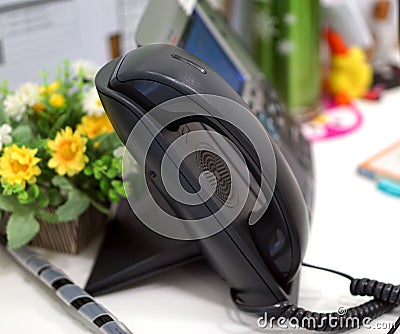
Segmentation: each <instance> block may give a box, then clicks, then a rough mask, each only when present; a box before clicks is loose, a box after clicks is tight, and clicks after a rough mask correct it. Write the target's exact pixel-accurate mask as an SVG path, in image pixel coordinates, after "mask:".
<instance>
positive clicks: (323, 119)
mask: <svg viewBox="0 0 400 334" xmlns="http://www.w3.org/2000/svg"><path fill="white" fill-rule="evenodd" d="M322 103H323V105H324V109H325V110H324V111H323V112H322V113H321V114H320V115H318V116H317V117H316V118H314V119H312V120H311V121H309V122H307V123H304V124H303V125H302V132H303V134H304V136H305V137H306V138H307V139H308V140H309V141H311V142H314V141H317V140H324V139H328V138H333V137H337V136H342V135H344V134H347V133H350V132H353V131H355V130H357V129H358V128H359V127H360V126H361V124H362V122H363V116H362V114H361V112H360V110H359V109H358V108H357V107H356V106H355V105H354V104H346V105H337V104H335V103H334V102H333V100H332V99H329V98H324V99H323V101H322Z"/></svg>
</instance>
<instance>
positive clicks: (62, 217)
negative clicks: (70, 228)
mask: <svg viewBox="0 0 400 334" xmlns="http://www.w3.org/2000/svg"><path fill="white" fill-rule="evenodd" d="M89 204H90V199H89V198H88V197H87V196H86V195H85V194H84V193H82V192H81V191H79V190H78V189H72V190H71V191H70V192H69V193H68V199H67V201H66V202H65V203H64V204H63V205H61V206H59V207H58V209H57V210H56V214H57V216H58V219H59V221H60V222H66V221H70V220H73V219H75V218H77V217H79V216H80V215H81V214H82V213H83V212H85V210H86V209H87V208H88V207H89Z"/></svg>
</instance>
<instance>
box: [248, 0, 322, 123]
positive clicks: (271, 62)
mask: <svg viewBox="0 0 400 334" xmlns="http://www.w3.org/2000/svg"><path fill="white" fill-rule="evenodd" d="M319 9H320V7H319V1H318V0H254V3H253V10H254V20H253V29H254V34H253V36H254V40H253V45H254V56H255V58H256V60H257V62H258V63H259V65H260V67H261V68H262V70H263V71H264V73H265V75H266V76H267V78H268V79H269V80H270V81H271V82H272V83H273V85H274V86H275V88H276V89H277V90H278V92H279V94H280V95H281V97H282V99H283V100H284V102H285V103H286V105H287V106H288V109H289V111H290V113H291V114H292V115H293V116H294V117H296V118H298V119H300V120H304V119H307V118H310V117H311V116H313V115H315V114H316V113H317V112H318V109H319V98H320V89H321V73H320V67H321V66H320V57H319V39H320V18H319Z"/></svg>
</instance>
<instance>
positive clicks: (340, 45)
mask: <svg viewBox="0 0 400 334" xmlns="http://www.w3.org/2000/svg"><path fill="white" fill-rule="evenodd" d="M326 38H327V39H328V43H329V46H330V48H331V51H332V53H333V54H345V53H346V52H347V51H348V47H347V45H346V43H345V41H344V40H343V38H342V36H340V35H339V34H338V33H337V32H336V31H334V30H332V29H327V32H326Z"/></svg>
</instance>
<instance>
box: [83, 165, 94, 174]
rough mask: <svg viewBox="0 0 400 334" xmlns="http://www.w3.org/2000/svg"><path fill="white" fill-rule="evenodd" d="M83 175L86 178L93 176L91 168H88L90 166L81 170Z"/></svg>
mask: <svg viewBox="0 0 400 334" xmlns="http://www.w3.org/2000/svg"><path fill="white" fill-rule="evenodd" d="M83 173H84V174H85V175H86V176H91V175H93V168H92V167H90V166H87V167H86V168H85V169H84V170H83Z"/></svg>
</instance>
